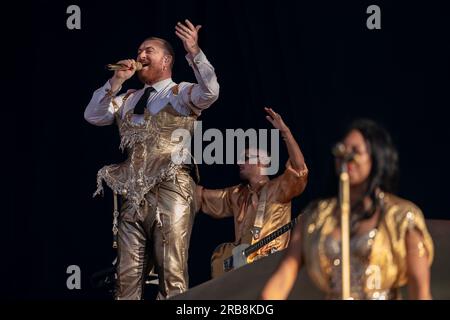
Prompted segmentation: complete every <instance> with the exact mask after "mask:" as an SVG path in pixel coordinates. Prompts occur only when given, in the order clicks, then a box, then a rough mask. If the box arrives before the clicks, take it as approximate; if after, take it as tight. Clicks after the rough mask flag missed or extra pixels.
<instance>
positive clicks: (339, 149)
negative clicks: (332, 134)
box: [331, 142, 356, 162]
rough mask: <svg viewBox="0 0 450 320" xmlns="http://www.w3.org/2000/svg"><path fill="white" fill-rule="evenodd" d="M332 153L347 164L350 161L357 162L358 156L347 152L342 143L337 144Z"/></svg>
mask: <svg viewBox="0 0 450 320" xmlns="http://www.w3.org/2000/svg"><path fill="white" fill-rule="evenodd" d="M331 152H332V153H333V155H334V156H335V157H336V158H339V159H341V160H343V161H345V162H349V161H352V160H355V156H356V154H355V153H354V152H353V151H350V152H348V151H347V150H346V148H345V145H344V144H343V143H342V142H340V143H337V144H336V145H335V146H334V147H333V149H332V150H331Z"/></svg>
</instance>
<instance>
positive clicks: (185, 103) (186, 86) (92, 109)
mask: <svg viewBox="0 0 450 320" xmlns="http://www.w3.org/2000/svg"><path fill="white" fill-rule="evenodd" d="M186 59H187V61H188V62H189V65H190V66H191V67H192V69H193V70H194V74H195V78H196V79H197V82H198V84H193V83H189V82H181V83H180V84H179V85H178V94H174V93H173V91H172V90H171V89H172V87H173V86H175V85H176V83H175V82H174V81H173V80H172V79H170V78H168V79H165V80H162V81H160V82H157V83H155V84H153V85H152V87H153V88H154V89H155V90H154V91H153V92H151V93H150V96H149V98H148V100H147V108H148V110H149V112H150V114H152V115H154V114H157V113H158V112H159V111H161V109H162V108H164V107H165V106H166V105H167V104H168V103H170V104H171V105H172V106H173V107H174V109H175V110H176V111H177V112H179V113H180V114H182V115H186V116H187V115H189V114H190V113H191V111H193V112H194V113H195V114H197V115H200V113H201V111H202V110H204V109H206V108H208V107H209V106H210V105H211V104H212V103H213V102H214V101H216V100H217V98H218V97H219V83H218V82H217V77H216V74H215V72H214V68H213V66H212V65H211V64H210V63H209V61H208V59H207V58H206V56H205V55H204V53H203V52H202V51H200V52H199V53H198V54H197V55H196V56H195V57H194V58H193V59H192V58H191V56H190V55H189V54H188V55H186ZM192 86H193V87H192ZM147 87H148V85H145V86H144V87H143V88H142V89H140V90H128V93H129V92H132V93H131V94H130V95H129V96H128V98H127V99H126V101H125V103H122V102H123V96H124V95H125V93H124V94H121V95H119V96H116V94H117V93H118V92H119V91H120V89H121V88H119V89H118V90H117V91H116V92H111V84H110V82H109V80H108V81H107V82H106V83H105V85H104V86H103V87H101V88H99V89H97V90H96V91H95V92H94V94H93V95H92V98H91V101H90V102H89V104H88V106H87V107H86V110H85V111H84V118H85V119H86V121H88V122H89V123H91V124H93V125H96V126H106V125H110V124H112V123H114V114H115V112H116V110H117V112H119V114H120V116H121V117H124V116H125V114H126V113H127V112H128V111H129V110H130V109H133V108H134V107H135V105H136V104H137V102H138V101H139V99H140V98H141V96H142V95H143V94H144V90H145V88H147ZM191 87H192V89H191ZM113 99H114V102H115V104H116V105H117V106H118V107H119V108H117V107H116V108H115V107H114V105H113ZM192 104H193V105H194V106H195V108H191V106H192ZM132 119H133V121H137V122H140V121H142V119H143V116H142V115H133V118H132Z"/></svg>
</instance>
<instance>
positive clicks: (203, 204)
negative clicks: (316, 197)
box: [198, 164, 308, 262]
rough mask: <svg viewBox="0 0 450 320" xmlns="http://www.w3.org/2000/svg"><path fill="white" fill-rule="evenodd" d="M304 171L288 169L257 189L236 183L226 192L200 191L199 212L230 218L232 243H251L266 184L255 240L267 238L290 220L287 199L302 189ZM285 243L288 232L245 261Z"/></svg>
mask: <svg viewBox="0 0 450 320" xmlns="http://www.w3.org/2000/svg"><path fill="white" fill-rule="evenodd" d="M307 176H308V170H307V169H304V170H302V171H300V172H295V171H294V170H293V169H292V167H291V166H290V165H289V164H288V169H287V170H285V172H284V173H283V174H282V175H280V176H279V177H277V178H274V179H272V180H269V181H267V182H266V183H262V184H260V186H259V187H258V189H257V190H251V189H250V187H249V185H247V184H240V185H237V186H233V187H229V188H226V189H216V190H211V189H203V192H202V198H201V199H199V205H198V206H199V209H200V210H201V211H203V212H204V213H206V214H208V215H210V216H212V217H214V218H225V217H234V231H235V243H236V244H237V243H249V244H250V243H252V242H253V243H254V242H255V241H252V235H251V229H252V227H253V225H254V222H255V217H256V211H257V207H258V200H259V196H260V193H261V189H262V187H263V186H264V185H266V184H267V186H266V188H267V200H266V210H265V214H264V220H263V227H262V229H261V233H260V237H259V239H262V238H263V237H265V236H267V235H269V234H270V233H272V232H273V231H275V230H276V229H278V228H280V227H281V226H283V225H285V224H287V223H288V222H289V221H290V220H291V200H292V198H294V197H296V196H298V195H300V194H301V193H302V192H303V190H304V189H305V186H306V182H307ZM288 242H289V232H287V233H285V234H283V235H282V236H280V237H278V238H276V239H275V240H273V241H272V242H270V243H268V244H267V245H266V246H264V247H262V248H261V249H259V250H258V251H257V252H256V253H255V254H254V255H251V256H250V257H248V259H247V260H248V262H252V261H254V260H255V259H257V258H259V257H261V256H264V255H267V254H269V253H271V252H272V251H276V250H282V249H284V248H286V247H287V245H288Z"/></svg>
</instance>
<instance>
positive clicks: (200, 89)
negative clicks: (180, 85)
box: [175, 20, 219, 114]
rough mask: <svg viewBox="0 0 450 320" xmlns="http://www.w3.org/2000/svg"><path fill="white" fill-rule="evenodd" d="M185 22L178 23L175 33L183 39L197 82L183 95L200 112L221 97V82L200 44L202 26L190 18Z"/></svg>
mask: <svg viewBox="0 0 450 320" xmlns="http://www.w3.org/2000/svg"><path fill="white" fill-rule="evenodd" d="M185 22H186V24H185V25H183V24H182V23H180V22H178V23H177V25H176V27H175V29H176V31H175V33H176V35H177V36H178V37H179V38H180V39H181V41H183V46H184V48H185V49H186V51H187V55H186V59H187V60H188V62H189V65H190V66H191V67H192V69H193V70H194V74H195V78H196V79H197V84H194V85H193V87H192V88H191V87H189V88H188V89H186V90H183V92H182V95H183V100H184V101H186V102H187V103H188V104H190V105H191V108H192V105H193V111H194V112H195V113H197V114H200V112H201V111H202V110H204V109H206V108H208V107H209V106H210V105H211V104H212V103H213V102H214V101H216V100H217V98H218V97H219V83H218V82H217V77H216V73H215V71H214V68H213V66H212V65H211V63H210V62H209V61H208V59H207V58H206V56H205V54H204V53H203V51H202V50H201V49H200V47H199V45H198V31H199V30H200V28H201V26H200V25H198V26H194V25H193V24H192V23H191V22H190V21H189V20H185Z"/></svg>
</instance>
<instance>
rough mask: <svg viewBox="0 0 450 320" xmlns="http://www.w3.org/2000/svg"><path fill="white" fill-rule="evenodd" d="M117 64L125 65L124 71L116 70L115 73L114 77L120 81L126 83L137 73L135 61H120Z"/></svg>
mask: <svg viewBox="0 0 450 320" xmlns="http://www.w3.org/2000/svg"><path fill="white" fill-rule="evenodd" d="M117 64H123V65H124V68H123V69H122V70H116V71H115V72H114V77H115V78H117V79H118V80H122V81H126V80H128V79H130V78H131V77H132V76H133V75H134V73H135V72H136V61H134V60H133V59H127V60H120V61H119V62H117Z"/></svg>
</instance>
